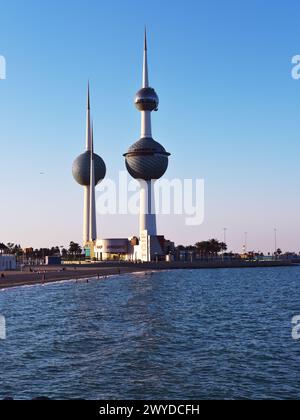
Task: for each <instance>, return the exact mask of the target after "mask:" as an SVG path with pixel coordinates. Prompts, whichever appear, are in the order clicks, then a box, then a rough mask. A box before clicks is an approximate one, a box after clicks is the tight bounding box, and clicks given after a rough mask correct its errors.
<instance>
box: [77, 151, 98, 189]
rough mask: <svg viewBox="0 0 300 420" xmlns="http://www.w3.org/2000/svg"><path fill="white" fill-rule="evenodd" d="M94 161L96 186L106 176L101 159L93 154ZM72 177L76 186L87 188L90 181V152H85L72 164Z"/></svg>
mask: <svg viewBox="0 0 300 420" xmlns="http://www.w3.org/2000/svg"><path fill="white" fill-rule="evenodd" d="M94 159H95V185H98V184H99V183H100V182H101V181H102V180H103V179H104V178H105V175H106V166H105V163H104V161H103V159H102V158H101V157H100V156H98V155H96V154H95V153H94ZM72 172H73V177H74V179H75V181H76V182H78V184H80V185H82V186H84V187H88V186H89V185H90V180H91V152H88V151H87V152H85V153H83V154H82V155H80V156H78V158H77V159H76V160H75V161H74V163H73V169H72Z"/></svg>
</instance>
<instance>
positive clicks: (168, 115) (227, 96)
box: [0, 0, 300, 254]
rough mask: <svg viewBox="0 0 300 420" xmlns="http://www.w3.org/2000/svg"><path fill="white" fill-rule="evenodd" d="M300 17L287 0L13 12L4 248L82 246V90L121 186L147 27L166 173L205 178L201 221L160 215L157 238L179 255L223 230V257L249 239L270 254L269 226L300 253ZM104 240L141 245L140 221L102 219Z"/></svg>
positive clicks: (3, 49) (6, 48) (6, 40)
mask: <svg viewBox="0 0 300 420" xmlns="http://www.w3.org/2000/svg"><path fill="white" fill-rule="evenodd" d="M116 11H118V12H116ZM299 12H300V5H299V4H298V3H297V2H296V1H294V0H292V1H289V2H287V3H285V2H280V1H275V2H274V3H273V4H272V5H266V4H261V3H260V2H259V1H257V0H255V1H253V2H251V3H247V4H241V3H240V2H239V1H238V0H229V1H228V2H226V4H224V2H222V1H221V0H215V1H213V2H211V1H210V2H208V1H203V2H201V3H200V2H198V1H197V0H189V1H188V2H182V1H179V0H174V1H173V2H172V8H170V7H169V6H168V5H167V4H162V3H161V2H160V1H158V0H153V1H152V4H151V10H149V8H148V7H146V5H144V4H141V3H140V2H139V1H138V0H130V1H128V2H124V1H121V0H112V1H111V2H109V3H107V4H105V3H102V2H98V1H96V0H89V1H88V2H86V3H85V4H82V3H81V2H75V3H74V4H73V5H72V9H70V7H69V6H68V4H67V3H66V4H63V3H61V2H58V1H57V0H53V2H51V3H49V2H48V3H46V4H39V3H38V2H36V1H35V0H28V1H27V2H26V4H25V3H24V4H23V3H20V2H19V1H18V0H12V1H11V2H10V3H8V4H7V5H6V6H5V8H3V17H2V25H1V27H0V37H1V40H2V43H1V46H0V67H1V66H2V67H3V65H4V64H5V69H3V68H0V115H1V125H0V127H1V128H0V134H1V154H0V165H1V169H2V179H3V181H2V185H1V186H2V188H1V196H0V217H1V222H0V223H1V229H0V242H3V243H5V244H7V243H8V242H12V243H16V244H20V245H22V247H24V248H28V247H31V246H34V247H35V248H48V247H51V246H56V245H57V246H62V245H64V246H65V247H67V246H68V243H69V242H70V240H69V238H71V240H73V241H75V242H77V243H79V244H81V245H82V239H81V237H82V201H83V191H82V189H81V188H80V187H79V186H78V185H76V184H75V183H74V181H73V178H72V162H73V160H74V159H75V158H76V156H78V154H80V153H82V152H83V151H84V147H85V108H86V86H87V82H88V80H90V83H91V95H92V97H91V103H92V113H93V118H94V127H95V151H96V152H97V153H99V154H100V155H101V156H102V157H103V158H104V160H105V162H106V164H107V169H108V177H109V178H110V179H112V180H116V181H117V178H118V173H119V171H122V170H124V169H125V165H124V157H123V154H124V153H125V152H126V150H128V147H129V146H130V145H131V144H132V143H133V142H134V141H136V140H138V138H139V133H140V116H139V114H138V112H137V111H136V110H135V107H134V103H133V98H134V94H135V93H136V91H137V90H138V89H139V87H140V86H141V71H142V46H143V32H144V25H145V24H146V25H147V28H148V38H149V39H148V42H149V45H148V47H149V48H148V49H149V69H150V81H151V84H153V86H155V88H156V90H157V92H158V94H159V97H160V108H159V112H158V113H155V115H153V132H154V133H153V134H154V138H155V140H157V141H159V142H160V143H162V144H163V145H164V146H165V147H166V149H167V150H168V151H170V153H171V154H172V156H171V159H170V166H169V169H168V172H167V173H166V175H165V178H166V179H175V178H179V179H193V180H195V179H203V180H204V182H205V219H204V223H203V224H202V225H200V226H196V227H192V226H186V223H185V219H184V216H158V233H159V234H161V235H164V236H165V237H166V238H167V239H170V240H172V241H174V242H175V243H176V244H177V245H184V246H187V245H194V244H195V243H196V242H200V241H203V240H208V239H212V238H215V239H218V240H220V241H223V235H224V228H226V237H227V240H226V243H227V244H228V249H229V250H230V251H232V252H235V253H241V252H242V249H243V245H244V244H245V232H247V244H248V245H247V248H248V250H254V251H257V252H263V253H265V254H267V253H268V252H271V253H272V252H274V250H275V238H274V229H277V238H276V241H277V245H278V246H277V247H278V248H280V249H281V250H282V251H283V252H296V253H299V252H300V224H299V220H298V219H299V217H298V214H299V208H300V197H299V194H297V191H298V176H297V175H298V174H297V172H296V170H295V168H297V167H298V159H297V158H298V152H299V149H300V146H299V141H298V138H297V132H298V125H299V118H298V109H299V101H300V90H299V89H300V81H299V80H298V81H297V80H296V78H293V77H292V69H293V66H294V64H295V62H294V64H293V57H295V56H297V54H298V55H299V54H300V45H299V41H298V34H297V26H298V22H297V17H298V16H299ZM29 16H30V19H28V17H29ZM157 16H159V19H157ZM3 63H4V64H3ZM3 70H5V72H4V71H3ZM4 76H5V77H4ZM97 198H99V189H98V193H97ZM98 236H99V238H115V237H120V238H121V237H124V238H126V237H130V236H138V218H137V217H136V216H125V215H109V216H101V215H100V216H99V215H98Z"/></svg>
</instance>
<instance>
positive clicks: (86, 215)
mask: <svg viewBox="0 0 300 420" xmlns="http://www.w3.org/2000/svg"><path fill="white" fill-rule="evenodd" d="M91 134H92V133H91V99H90V83H88V93H87V110H86V151H87V152H90V151H91V149H92V138H91ZM90 213H91V186H90V185H86V186H84V208H83V244H84V245H85V244H87V243H88V242H89V239H90Z"/></svg>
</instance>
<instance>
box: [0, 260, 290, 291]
mask: <svg viewBox="0 0 300 420" xmlns="http://www.w3.org/2000/svg"><path fill="white" fill-rule="evenodd" d="M286 266H287V267H291V266H292V264H291V263H290V262H285V261H264V262H246V261H230V262H222V261H214V262H212V261H210V262H209V261H206V262H205V261H200V262H194V263H187V262H176V263H164V262H160V263H146V264H132V263H123V264H120V263H102V264H90V265H65V266H41V267H31V269H32V270H33V272H30V271H29V270H30V269H29V268H28V267H26V269H24V271H22V272H21V271H11V272H5V273H4V278H0V289H6V288H10V287H18V286H27V285H37V284H46V283H54V282H59V281H66V280H80V279H89V278H99V279H101V278H105V277H107V276H114V275H123V274H130V273H135V272H146V271H155V270H180V269H189V270H200V269H221V268H259V267H286Z"/></svg>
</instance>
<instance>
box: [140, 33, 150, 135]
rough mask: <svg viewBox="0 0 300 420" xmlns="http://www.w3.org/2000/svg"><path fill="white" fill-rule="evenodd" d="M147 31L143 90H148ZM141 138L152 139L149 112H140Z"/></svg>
mask: <svg viewBox="0 0 300 420" xmlns="http://www.w3.org/2000/svg"><path fill="white" fill-rule="evenodd" d="M147 44H148V43H147V29H146V28H145V38H144V62H143V86H142V88H143V89H149V69H148V45H147ZM141 137H142V138H143V137H149V138H151V137H152V124H151V111H149V110H143V111H141Z"/></svg>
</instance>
